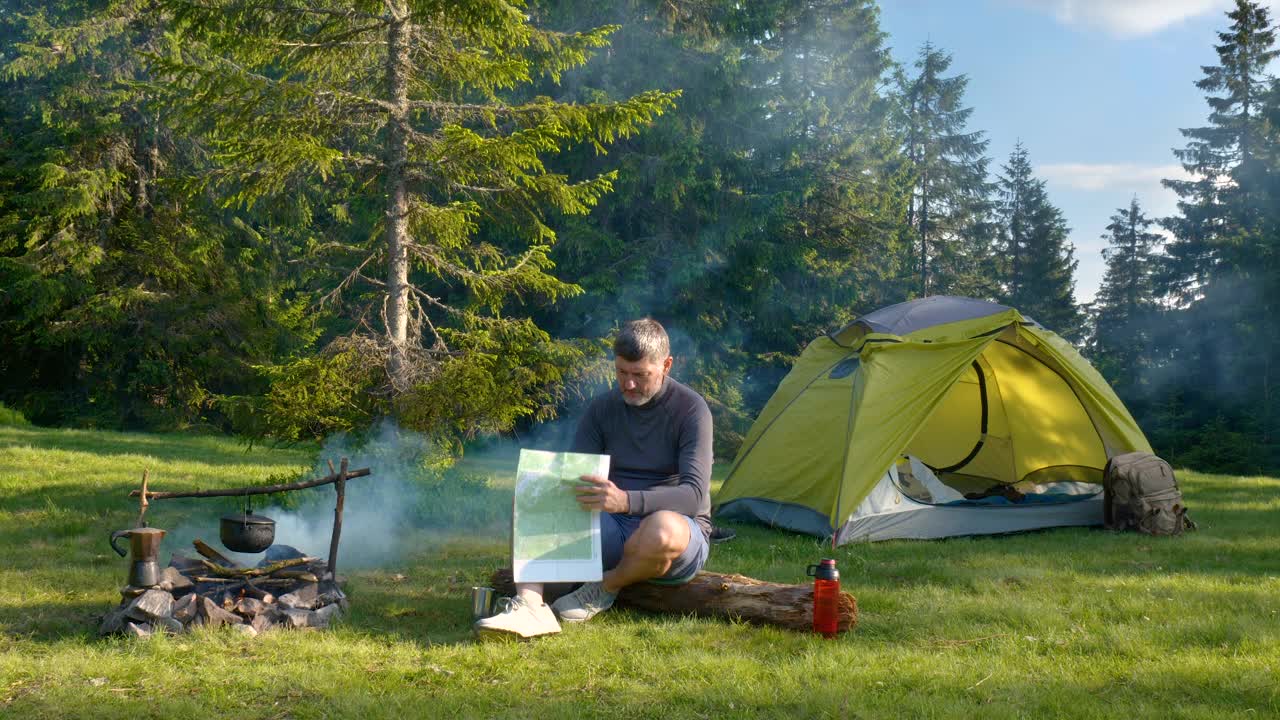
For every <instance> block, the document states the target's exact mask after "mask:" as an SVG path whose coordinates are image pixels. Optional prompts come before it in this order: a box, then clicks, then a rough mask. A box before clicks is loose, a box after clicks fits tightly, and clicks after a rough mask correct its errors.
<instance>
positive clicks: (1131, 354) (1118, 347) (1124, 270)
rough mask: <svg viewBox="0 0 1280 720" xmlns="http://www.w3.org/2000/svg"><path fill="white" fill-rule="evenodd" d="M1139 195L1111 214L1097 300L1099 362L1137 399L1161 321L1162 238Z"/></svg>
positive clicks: (1095, 350)
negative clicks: (1158, 287) (1158, 288)
mask: <svg viewBox="0 0 1280 720" xmlns="http://www.w3.org/2000/svg"><path fill="white" fill-rule="evenodd" d="M1152 224H1154V221H1153V220H1151V219H1150V218H1148V217H1147V216H1146V215H1145V214H1144V213H1143V211H1142V207H1141V205H1139V203H1138V198H1137V197H1134V198H1133V200H1132V201H1130V203H1129V207H1127V208H1120V209H1118V210H1117V211H1116V214H1115V215H1112V216H1111V223H1110V224H1109V225H1107V234H1105V235H1103V236H1102V238H1103V239H1104V240H1106V241H1107V243H1108V247H1107V248H1106V249H1104V250H1103V251H1102V256H1103V258H1105V259H1106V262H1107V270H1106V274H1105V276H1104V277H1103V280H1102V286H1101V287H1100V288H1099V289H1098V295H1097V297H1096V298H1095V300H1094V328H1093V333H1094V341H1093V352H1092V355H1093V357H1094V362H1095V364H1096V365H1097V366H1098V369H1099V371H1101V372H1102V374H1103V375H1104V376H1105V377H1107V379H1108V380H1109V381H1110V382H1111V384H1112V385H1113V386H1114V387H1115V388H1116V391H1117V392H1118V393H1120V394H1121V396H1122V397H1133V396H1135V395H1137V394H1138V393H1139V392H1140V389H1139V388H1138V387H1137V385H1138V383H1139V382H1140V381H1141V379H1142V375H1143V369H1144V368H1147V367H1150V366H1151V364H1152V361H1153V357H1152V353H1153V350H1152V342H1153V335H1154V333H1153V328H1154V325H1155V324H1156V323H1157V322H1158V321H1159V318H1158V317H1157V312H1158V310H1159V306H1158V304H1157V301H1156V290H1155V282H1154V280H1153V278H1154V276H1155V274H1156V271H1157V267H1158V263H1159V258H1158V256H1157V254H1156V253H1157V250H1158V248H1159V246H1160V243H1161V238H1160V236H1159V235H1157V234H1156V233H1153V232H1150V228H1151V226H1152Z"/></svg>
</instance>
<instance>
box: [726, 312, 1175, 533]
mask: <svg viewBox="0 0 1280 720" xmlns="http://www.w3.org/2000/svg"><path fill="white" fill-rule="evenodd" d="M928 300H929V301H933V300H935V299H934V298H929V299H928ZM942 300H956V299H946V298H944V299H942ZM916 302H917V303H922V305H921V307H922V308H924V309H925V310H934V309H935V308H936V307H943V308H944V309H946V308H947V307H949V306H941V305H938V306H935V305H924V304H923V303H924V302H925V301H916ZM908 305H910V304H908ZM898 307H899V306H894V308H898ZM960 309H961V310H964V311H966V312H969V313H970V314H973V313H986V314H981V315H979V316H977V317H967V318H963V319H960V320H957V321H954V322H945V323H941V324H935V325H926V326H924V327H919V328H914V329H912V330H911V331H910V332H907V333H905V334H901V335H898V334H893V333H884V332H877V331H876V330H877V323H875V322H872V321H868V322H866V323H854V324H853V325H851V326H850V327H848V328H845V329H843V330H841V331H839V332H836V333H832V334H830V335H826V336H823V337H820V338H817V339H816V340H814V341H813V342H812V343H810V345H809V346H808V347H807V348H806V349H805V351H804V352H803V353H802V354H801V356H800V358H799V359H798V360H797V362H796V364H795V366H794V367H793V369H792V371H791V373H790V374H788V376H787V377H786V378H785V379H784V380H783V381H782V383H781V384H780V385H779V387H778V389H777V391H776V392H775V393H774V395H773V397H772V398H771V399H770V400H769V402H768V403H767V404H766V406H765V408H764V410H763V411H762V412H761V414H760V416H759V417H758V418H757V420H756V422H755V424H754V425H753V426H752V428H751V430H750V431H749V432H748V433H747V436H746V438H745V440H744V442H743V445H742V448H741V450H740V451H739V453H738V457H737V458H736V460H735V461H734V465H733V467H732V468H731V470H730V472H729V476H728V477H727V479H726V480H725V483H724V485H723V486H722V488H721V490H720V492H719V494H718V495H717V497H716V504H717V506H721V507H722V506H724V505H725V504H726V503H729V502H732V501H734V500H737V499H746V498H760V499H766V500H769V501H772V502H775V503H780V504H782V505H794V506H800V507H804V508H810V509H812V510H814V511H817V512H819V513H821V514H822V515H824V516H826V518H827V519H828V521H829V524H830V530H831V531H832V532H834V531H835V530H836V529H838V528H839V527H840V526H841V524H843V522H844V521H845V520H846V519H847V518H848V517H849V514H850V513H851V512H852V511H853V509H854V508H856V507H857V506H858V504H859V503H860V502H861V501H862V499H863V498H864V497H865V496H866V495H867V493H868V492H869V491H870V490H871V489H872V487H874V486H875V484H876V483H877V482H878V481H879V480H880V478H881V477H882V476H883V475H884V474H885V471H886V470H887V469H888V467H889V466H890V465H891V464H893V463H894V462H895V461H896V460H897V459H898V458H899V457H901V456H902V455H905V454H910V455H914V456H917V457H920V458H921V459H922V460H924V461H925V462H926V463H928V464H930V465H932V466H934V467H944V466H948V465H951V464H954V463H957V462H959V461H961V460H963V459H964V458H965V457H966V455H967V454H969V453H970V452H971V450H972V448H974V447H975V446H976V445H977V443H978V441H979V440H981V441H982V444H981V446H980V448H979V450H978V451H977V453H976V454H974V455H973V456H972V458H970V459H969V460H968V462H967V463H965V464H964V465H963V467H961V468H958V469H957V471H956V472H957V475H958V476H959V475H963V477H964V478H968V479H970V480H971V481H972V482H974V483H978V484H982V485H983V486H984V487H985V486H988V485H991V484H992V483H996V482H999V483H1008V484H1012V483H1016V482H1019V481H1023V480H1027V479H1036V480H1039V479H1041V478H1045V477H1053V474H1054V473H1059V474H1060V475H1061V477H1063V478H1070V479H1076V478H1077V477H1079V474H1080V473H1081V472H1084V473H1094V474H1096V475H1097V476H1099V477H1100V473H1101V469H1102V467H1103V465H1104V464H1105V462H1106V459H1107V458H1108V457H1110V456H1112V455H1116V454H1119V453H1123V452H1130V451H1134V450H1145V451H1147V452H1150V450H1151V447H1150V445H1149V443H1148V442H1147V440H1146V438H1145V436H1144V435H1143V434H1142V431H1141V430H1140V429H1139V428H1138V426H1137V423H1136V422H1135V421H1134V420H1133V417H1132V416H1131V415H1130V414H1129V412H1128V410H1126V409H1125V407H1124V405H1123V403H1121V401H1120V399H1119V398H1118V397H1116V395H1115V393H1114V391H1112V390H1111V388H1110V387H1109V386H1108V385H1107V383H1106V381H1105V380H1104V379H1103V378H1102V377H1101V375H1099V374H1098V373H1097V371H1096V370H1094V369H1093V367H1091V366H1090V365H1089V363H1088V362H1087V361H1086V360H1085V359H1084V358H1083V357H1081V356H1080V354H1079V353H1078V352H1076V350H1075V349H1074V348H1073V347H1071V345H1070V344H1068V343H1067V342H1065V341H1064V340H1062V339H1061V338H1060V337H1058V336H1057V335H1056V334H1054V333H1053V332H1051V331H1049V330H1047V329H1045V328H1043V327H1041V326H1039V325H1038V324H1036V323H1034V322H1032V321H1029V320H1028V319H1027V318H1024V317H1023V316H1022V315H1021V314H1020V313H1018V312H1017V311H1016V310H1014V309H1010V308H1004V307H1002V306H998V305H994V304H990V303H978V302H977V301H964V303H963V304H960ZM988 309H989V310H988ZM907 310H912V308H910V307H908V308H907ZM895 312H896V314H888V316H889V317H893V318H897V316H898V315H903V316H904V317H906V319H905V320H897V319H895V322H898V324H900V325H910V324H911V319H912V317H913V316H911V315H910V314H909V313H904V311H902V310H897V311H895ZM917 314H919V313H917ZM941 314H943V315H945V313H941ZM867 317H868V318H870V317H872V316H867ZM983 396H985V398H986V403H985V406H986V418H987V424H986V433H985V434H982V433H981V421H980V415H981V408H982V407H983V402H982V397H983ZM1046 473H1047V475H1046Z"/></svg>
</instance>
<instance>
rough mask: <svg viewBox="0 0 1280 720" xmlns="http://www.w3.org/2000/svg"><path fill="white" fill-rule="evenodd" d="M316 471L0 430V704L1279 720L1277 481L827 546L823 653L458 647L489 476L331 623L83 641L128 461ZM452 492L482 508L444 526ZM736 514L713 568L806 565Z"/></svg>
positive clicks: (167, 506)
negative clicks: (302, 628)
mask: <svg viewBox="0 0 1280 720" xmlns="http://www.w3.org/2000/svg"><path fill="white" fill-rule="evenodd" d="M315 460H316V458H315V449H314V448H302V449H293V450H270V449H266V448H257V449H254V450H253V451H251V452H246V451H245V449H244V448H243V447H242V446H240V445H238V444H237V443H235V442H234V441H232V440H227V439H223V438H215V437H191V436H162V435H136V434H135V435H130V434H116V433H103V432H84V431H61V430H45V429H39V428H33V427H9V426H0V717H5V718H8V717H13V718H46V717H58V718H61V717H91V718H95V720H107V719H108V718H129V719H130V720H135V719H137V718H170V717H189V718H224V717H225V718H237V719H242V718H247V717H253V718H324V717H360V718H362V719H363V718H381V717H394V718H401V717H411V718H417V717H551V718H561V717H564V718H578V717H581V718H588V717H619V718H635V717H653V718H684V717H689V718H699V717H727V716H741V717H777V718H791V717H860V718H869V717H892V718H898V717H919V718H969V717H975V716H982V717H992V718H1015V717H1099V718H1102V717H1122V718H1161V719H1164V718H1170V717H1174V718H1215V719H1216V718H1224V717H1226V718H1231V717H1235V718H1265V717H1277V716H1280V691H1278V690H1277V688H1280V615H1278V612H1280V577H1278V576H1280V481H1277V480H1275V479H1271V478H1264V477H1252V478H1240V477H1224V476H1215V475H1201V474H1196V473H1190V472H1187V473H1183V474H1182V478H1183V484H1184V490H1185V493H1186V495H1187V500H1188V503H1189V505H1190V507H1191V508H1192V514H1193V516H1194V517H1195V518H1196V519H1197V520H1198V521H1199V523H1200V526H1201V530H1200V532H1198V533H1196V534H1194V535H1191V536H1188V537H1185V538H1148V537H1143V536H1138V535H1113V534H1110V533H1107V532H1105V531H1100V530H1089V529H1062V530H1053V531H1046V532H1039V533H1029V534H1023V535H1016V536H1008V537H992V538H967V539H955V540H949V541H943V542H889V543H878V544H874V545H856V546H847V547H844V548H841V549H839V550H838V551H836V552H835V556H836V558H837V559H838V561H839V565H840V569H841V573H842V576H843V581H844V587H845V589H847V590H849V591H851V592H853V593H854V594H855V595H856V596H857V598H858V603H859V606H860V607H861V611H862V615H861V622H860V624H859V626H858V628H857V630H856V631H854V632H852V633H850V634H847V635H845V636H843V637H841V638H839V639H838V640H835V641H823V640H821V639H818V638H816V637H814V636H812V635H809V634H802V633H792V632H785V631H781V630H777V629H772V628H755V627H750V626H746V625H742V624H734V623H726V622H716V621H708V620H696V619H691V618H681V617H667V616H646V615H641V614H636V613H630V612H621V611H618V612H611V613H606V614H605V615H603V616H601V617H600V618H598V619H597V620H594V621H592V622H591V623H589V624H587V625H585V626H580V627H569V628H566V630H565V632H564V633H562V634H561V635H559V636H556V637H552V638H547V639H544V640H541V641H538V642H533V643H513V644H497V645H493V644H477V643H475V642H473V640H472V638H471V634H470V630H469V617H468V613H469V607H468V606H469V597H468V596H469V587H470V586H471V585H474V584H479V583H483V582H484V581H485V580H486V578H487V577H488V575H489V573H490V572H491V571H492V570H493V568H495V567H497V566H499V565H503V564H504V563H505V558H506V553H507V550H506V547H507V540H506V537H505V535H504V533H503V531H502V530H501V527H500V526H497V527H493V526H492V525H493V523H492V517H493V516H495V514H498V513H501V512H502V504H503V502H504V501H505V500H504V498H506V497H508V496H507V495H506V494H505V492H506V491H505V490H504V489H503V488H502V487H497V486H498V485H501V484H502V483H501V482H497V481H495V483H494V487H489V488H487V490H486V489H484V488H483V487H482V489H481V490H477V489H476V487H477V486H476V485H475V484H474V483H472V484H470V485H467V486H466V487H467V488H469V489H467V491H466V492H465V493H463V494H462V496H455V495H454V494H453V493H452V491H451V490H450V489H449V488H447V487H445V488H434V489H432V493H428V494H427V495H426V498H427V499H426V500H424V501H423V504H422V506H421V507H420V508H418V513H419V514H420V515H422V516H423V517H424V518H425V519H424V521H423V522H421V523H418V525H417V527H416V529H414V530H413V531H412V532H411V533H410V534H409V535H408V536H406V538H405V541H404V542H405V546H406V548H407V549H408V554H407V555H406V556H405V557H404V558H403V559H402V560H400V561H399V562H397V563H396V564H395V565H394V566H392V567H385V568H381V569H376V570H350V571H347V572H346V574H347V575H348V578H349V583H348V590H349V595H350V597H351V600H352V603H353V604H352V612H351V613H350V615H349V616H348V617H347V620H346V622H345V623H344V624H343V625H341V626H340V627H339V628H337V629H335V630H332V631H329V632H324V633H287V632H280V633H274V634H269V635H266V636H263V637H260V638H257V639H254V640H247V639H244V638H241V637H239V636H236V635H233V634H230V633H220V632H210V633H195V634H192V635H187V636H181V637H157V638H153V639H150V640H146V641H128V640H124V639H107V640H100V639H98V638H97V637H96V636H95V633H94V630H95V628H96V624H95V623H96V620H95V617H96V616H97V615H99V614H101V613H102V612H104V611H105V610H106V609H108V608H109V607H111V606H113V605H114V604H115V603H116V602H117V601H118V594H117V593H118V588H119V585H120V584H121V582H122V580H123V577H124V574H125V573H126V566H125V561H123V560H122V559H120V558H119V557H117V556H116V555H115V554H114V553H111V551H110V550H109V549H108V548H107V544H106V540H107V535H108V533H109V532H110V531H112V530H116V529H120V528H125V527H129V526H131V525H132V524H133V520H134V518H135V517H136V513H137V508H136V505H135V503H134V501H131V500H129V499H128V498H127V497H126V494H127V492H128V491H129V490H130V489H132V488H134V487H136V486H137V484H138V480H139V478H140V476H141V472H142V469H143V468H144V467H149V468H150V469H151V473H152V477H153V478H154V480H153V483H154V487H155V488H157V489H169V488H194V487H214V486H220V485H221V486H233V485H241V484H249V483H256V482H262V481H265V480H266V479H267V478H271V477H281V476H292V475H296V474H298V473H299V472H300V468H305V467H309V466H311V465H313V463H314V461H315ZM375 470H376V468H375ZM464 470H466V471H467V472H471V473H473V474H474V473H492V472H499V473H500V472H502V463H500V462H498V463H495V462H492V461H484V460H476V461H473V462H472V464H470V465H468V464H466V463H464ZM722 471H723V469H721V472H722ZM717 477H719V476H717ZM351 492H353V493H354V492H357V490H356V489H355V488H354V487H353V489H352V491H351ZM455 499H456V502H457V504H460V505H466V506H468V507H471V508H472V509H475V508H478V507H479V506H480V505H482V504H488V505H490V506H493V505H496V506H497V509H496V510H494V511H493V513H491V514H490V515H489V516H482V517H481V520H479V521H475V522H471V523H470V524H469V525H467V526H465V527H461V528H454V529H452V530H450V529H448V527H447V525H448V523H446V522H443V520H442V518H448V517H450V513H449V509H450V507H451V506H452V505H453V504H454V502H455ZM220 511H221V510H220V508H211V507H207V506H205V505H202V504H201V503H200V502H181V501H173V502H169V503H165V502H158V503H156V504H154V505H153V507H152V511H151V514H150V516H149V517H150V518H151V520H152V524H153V525H155V526H158V527H166V528H175V527H178V526H180V525H186V524H190V523H193V522H198V521H200V519H201V518H202V517H203V516H206V515H214V516H216V514H218V513H219V512H220ZM433 518H434V519H433ZM737 529H738V532H739V538H738V539H737V540H735V541H734V542H732V543H728V544H726V545H721V546H717V547H716V549H715V551H714V552H713V553H712V558H711V564H710V569H713V570H719V571H726V572H740V573H744V574H747V575H752V576H755V577H759V578H763V579H768V580H775V581H781V582H803V581H804V576H803V573H804V568H805V566H806V565H807V564H809V563H812V562H815V561H816V560H817V559H818V558H819V557H822V556H825V555H828V554H829V553H830V551H829V549H828V548H826V547H824V546H823V545H821V544H820V543H819V542H817V541H816V540H814V539H812V538H805V537H799V536H795V535H789V534H785V533H781V532H775V531H770V530H767V529H763V528H758V527H750V526H739V527H738V528H737ZM170 540H171V538H166V551H168V550H171V549H175V548H176V547H177V545H176V544H174V543H172V542H170Z"/></svg>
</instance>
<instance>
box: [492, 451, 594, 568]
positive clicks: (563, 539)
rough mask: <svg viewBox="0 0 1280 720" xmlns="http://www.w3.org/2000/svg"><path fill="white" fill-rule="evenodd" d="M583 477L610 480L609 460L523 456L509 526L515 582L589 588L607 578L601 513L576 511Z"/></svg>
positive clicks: (546, 454)
mask: <svg viewBox="0 0 1280 720" xmlns="http://www.w3.org/2000/svg"><path fill="white" fill-rule="evenodd" d="M583 475H599V476H601V477H608V476H609V456H608V455H587V454H583V453H554V452H546V451H543V450H521V451H520V465H519V467H517V468H516V490H515V507H514V509H513V512H512V521H511V568H512V571H513V573H514V575H515V581H516V582H580V581H581V582H585V581H588V580H599V579H600V578H601V576H602V575H603V571H602V570H601V557H600V512H599V511H597V510H583V509H582V508H580V507H579V506H578V501H577V500H576V499H575V497H574V495H575V493H574V490H575V487H576V486H577V485H578V478H580V477H582V476H583Z"/></svg>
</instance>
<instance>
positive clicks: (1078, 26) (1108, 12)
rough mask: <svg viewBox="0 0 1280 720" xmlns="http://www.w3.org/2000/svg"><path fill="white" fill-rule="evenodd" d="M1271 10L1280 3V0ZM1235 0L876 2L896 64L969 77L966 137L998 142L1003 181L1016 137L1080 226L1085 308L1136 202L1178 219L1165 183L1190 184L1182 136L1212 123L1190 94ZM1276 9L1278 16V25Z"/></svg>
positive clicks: (1195, 93) (1075, 227) (1079, 293)
mask: <svg viewBox="0 0 1280 720" xmlns="http://www.w3.org/2000/svg"><path fill="white" fill-rule="evenodd" d="M1274 4H1277V5H1280V0H1277V1H1276V2H1275V3H1274ZM1232 5H1234V3H1233V2H1232V1H1231V0H880V7H881V27H882V28H883V29H884V31H885V32H887V33H888V34H889V40H888V44H889V46H890V47H891V48H892V50H893V55H894V57H895V59H897V60H898V61H899V62H902V63H910V62H912V61H914V59H915V57H916V54H917V52H918V51H919V48H920V46H921V45H922V44H923V43H924V42H925V41H931V42H932V43H933V44H934V45H936V46H938V47H940V48H942V49H943V50H946V51H947V52H949V53H951V55H952V64H951V74H964V75H967V76H968V77H969V89H968V92H967V95H966V101H967V102H966V104H967V105H968V106H969V107H972V108H973V115H972V116H971V119H970V126H969V129H970V130H983V131H985V132H986V134H987V139H988V140H989V141H990V143H991V144H990V146H989V148H988V153H989V155H990V156H991V158H992V164H991V169H992V171H993V173H998V172H999V171H1000V167H1001V166H1002V165H1003V164H1004V163H1005V162H1006V161H1007V160H1008V158H1009V153H1010V152H1011V151H1012V150H1013V147H1014V144H1015V143H1016V142H1018V141H1019V140H1021V141H1022V143H1023V144H1024V145H1025V146H1026V148H1027V151H1028V153H1029V154H1030V159H1031V162H1032V164H1033V165H1035V167H1036V173H1037V176H1038V177H1040V178H1042V179H1044V180H1045V181H1046V182H1047V183H1048V189H1049V197H1050V199H1051V200H1052V202H1053V203H1054V204H1055V205H1057V206H1058V207H1059V208H1061V209H1062V211H1063V214H1064V215H1065V216H1066V218H1067V222H1068V224H1069V225H1070V226H1071V242H1072V243H1073V244H1074V245H1075V247H1076V258H1077V259H1078V260H1079V261H1080V266H1079V268H1078V269H1077V271H1076V299H1077V300H1078V301H1081V302H1085V301H1089V300H1091V299H1092V298H1093V296H1094V294H1095V293H1096V292H1097V289H1098V285H1099V284H1100V283H1101V282H1102V276H1103V273H1104V272H1105V269H1106V266H1105V263H1104V261H1103V259H1102V255H1101V250H1102V248H1103V247H1105V246H1106V242H1105V241H1104V240H1102V239H1101V235H1102V234H1103V233H1104V232H1105V229H1106V226H1107V224H1108V223H1109V221H1110V220H1109V219H1110V217H1111V216H1112V215H1113V214H1114V213H1115V212H1116V210H1118V209H1119V208H1121V207H1127V206H1128V204H1129V200H1130V198H1132V197H1133V196H1134V195H1135V194H1136V195H1137V196H1138V199H1139V201H1140V202H1141V203H1142V205H1143V206H1144V208H1145V209H1146V210H1147V214H1148V215H1149V216H1151V217H1160V216H1164V215H1170V214H1172V213H1173V212H1174V210H1175V197H1174V195H1173V193H1171V192H1169V191H1167V190H1165V189H1163V188H1161V187H1160V180H1161V179H1162V178H1169V177H1182V176H1183V175H1182V170H1181V168H1180V167H1179V166H1178V163H1177V160H1176V159H1175V158H1174V156H1173V152H1172V150H1173V148H1175V147H1182V146H1183V145H1184V144H1185V142H1184V140H1183V138H1182V135H1181V133H1179V128H1185V127H1198V126H1201V125H1204V124H1205V118H1206V116H1207V114H1208V105H1206V104H1205V101H1204V95H1203V93H1201V91H1200V90H1198V89H1197V88H1196V87H1195V84H1194V83H1195V82H1196V81H1197V80H1199V79H1200V78H1201V77H1202V72H1201V70H1200V68H1201V66H1202V65H1215V64H1217V55H1216V54H1215V52H1214V50H1213V46H1214V44H1215V43H1216V42H1217V35H1216V33H1217V32H1219V31H1223V30H1225V29H1226V28H1227V26H1228V24H1229V22H1230V21H1229V19H1228V18H1227V17H1226V15H1225V12H1226V10H1227V9H1229V8H1230V7H1231V6H1232ZM1275 16H1276V10H1275V8H1274V7H1273V8H1272V17H1273V18H1274V17H1275Z"/></svg>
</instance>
